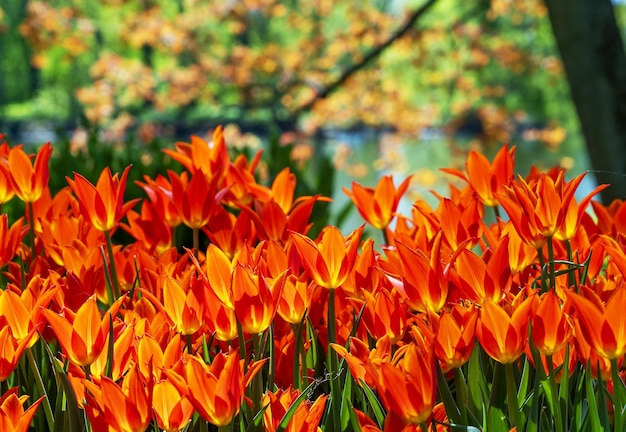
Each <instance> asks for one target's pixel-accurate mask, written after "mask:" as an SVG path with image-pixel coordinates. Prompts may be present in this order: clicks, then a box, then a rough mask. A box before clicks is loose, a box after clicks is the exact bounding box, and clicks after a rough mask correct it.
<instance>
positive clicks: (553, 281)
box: [547, 236, 556, 289]
mask: <svg viewBox="0 0 626 432" xmlns="http://www.w3.org/2000/svg"><path fill="white" fill-rule="evenodd" d="M547 241H548V265H549V266H550V288H551V289H555V287H556V279H555V273H554V243H553V240H552V236H548V238H547Z"/></svg>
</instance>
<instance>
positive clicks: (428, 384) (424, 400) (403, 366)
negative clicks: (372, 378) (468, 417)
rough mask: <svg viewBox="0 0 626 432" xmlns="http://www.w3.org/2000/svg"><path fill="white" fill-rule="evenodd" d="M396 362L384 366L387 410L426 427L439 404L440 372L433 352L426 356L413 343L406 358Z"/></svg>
mask: <svg viewBox="0 0 626 432" xmlns="http://www.w3.org/2000/svg"><path fill="white" fill-rule="evenodd" d="M394 360H395V361H392V362H391V363H382V364H381V365H380V375H379V380H378V383H377V390H378V394H379V395H380V397H381V399H382V401H383V404H384V406H385V408H387V410H389V411H391V413H392V414H394V415H395V416H397V417H399V418H400V419H402V421H403V422H404V423H407V424H408V423H411V424H416V425H417V424H420V423H423V422H425V421H426V420H427V419H428V417H430V414H431V413H432V410H433V407H434V406H435V402H436V401H437V379H436V378H437V377H436V370H437V368H436V367H435V357H434V355H433V353H432V350H428V351H426V352H424V351H423V350H420V349H419V348H418V347H417V345H415V344H414V343H411V344H409V345H408V346H406V349H405V350H404V351H403V356H402V357H401V358H400V359H399V360H398V359H394Z"/></svg>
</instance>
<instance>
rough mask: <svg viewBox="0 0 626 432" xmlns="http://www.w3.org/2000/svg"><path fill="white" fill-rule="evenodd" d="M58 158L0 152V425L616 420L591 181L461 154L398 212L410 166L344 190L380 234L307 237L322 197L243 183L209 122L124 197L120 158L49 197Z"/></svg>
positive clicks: (614, 214) (602, 233)
mask: <svg viewBox="0 0 626 432" xmlns="http://www.w3.org/2000/svg"><path fill="white" fill-rule="evenodd" d="M0 141H2V139H1V137H0ZM52 152H53V147H52V146H51V145H49V144H46V145H44V146H43V147H42V148H41V149H40V150H39V151H38V153H37V155H36V157H35V158H34V159H33V158H30V157H29V156H28V155H27V154H26V153H25V152H24V150H23V148H22V147H21V146H13V147H10V146H9V145H8V144H7V143H4V144H3V145H2V146H1V147H0V160H1V161H2V163H0V202H1V203H7V202H8V201H9V200H11V199H12V198H13V196H14V195H15V196H17V199H19V200H21V201H23V202H24V204H25V209H26V214H25V215H24V218H20V219H18V220H15V221H10V220H9V217H8V216H7V215H6V214H3V215H2V216H0V236H1V237H0V238H1V239H2V242H1V243H0V246H1V247H0V266H2V268H3V269H4V273H3V275H2V277H3V284H2V288H3V290H2V291H1V295H0V317H2V318H1V321H0V322H1V326H0V327H1V328H0V346H1V347H2V352H1V353H0V380H1V383H2V392H3V396H2V398H1V399H0V430H2V431H5V430H16V431H26V430H28V429H29V427H30V428H31V429H32V430H42V431H43V430H50V431H52V430H85V429H86V428H89V427H90V428H91V430H94V431H107V430H111V431H113V430H115V431H144V430H147V429H150V430H153V429H154V430H156V428H159V429H162V430H166V431H179V430H187V431H196V430H197V431H205V430H212V429H217V430H242V431H243V430H256V429H261V430H262V429H264V430H267V431H275V430H289V431H315V430H318V428H321V429H323V430H326V431H340V430H366V431H373V430H381V429H384V430H385V431H400V430H406V431H409V430H477V429H489V430H509V429H511V428H517V430H528V431H535V430H555V431H565V430H576V431H578V430H600V429H604V430H609V429H613V430H625V421H626V420H625V418H626V413H624V408H625V406H626V392H625V388H624V383H623V381H622V377H623V375H624V373H623V372H624V371H623V369H622V363H623V359H624V353H625V352H626V314H624V306H625V305H626V287H625V282H624V278H623V274H625V273H626V253H625V252H624V250H625V244H626V242H625V238H624V233H626V219H625V218H624V216H623V215H624V214H625V211H626V210H625V209H626V206H625V205H624V204H623V203H622V202H614V203H613V204H611V205H610V206H608V207H604V206H602V205H601V204H599V203H597V202H595V201H591V198H592V197H593V196H594V195H595V194H597V193H598V192H599V191H600V190H601V189H602V188H603V187H604V186H600V187H598V188H596V189H595V190H594V191H593V192H592V193H590V194H589V195H587V196H586V197H584V198H582V199H580V200H578V199H577V198H576V196H575V192H576V190H577V187H578V185H579V184H580V181H581V180H582V178H583V176H584V174H582V175H579V176H577V177H575V178H573V179H571V180H569V181H568V180H566V179H565V172H564V171H563V170H559V169H552V170H550V171H548V172H546V173H539V172H537V171H536V170H533V171H532V172H531V173H530V174H529V175H528V176H527V177H525V178H522V177H520V176H518V177H515V176H514V153H515V151H514V148H508V147H506V146H505V147H503V148H502V149H501V150H500V151H499V152H498V154H497V156H496V157H495V159H494V161H493V162H490V161H488V160H487V159H486V158H485V157H484V156H482V155H480V154H478V153H475V152H472V153H470V155H469V157H468V160H467V164H466V172H459V171H455V170H447V172H449V173H450V174H454V175H456V176H458V177H460V178H462V179H463V180H464V181H465V182H466V186H465V187H464V188H463V189H458V188H454V187H451V191H450V197H440V201H439V206H438V207H437V208H436V209H433V208H430V207H429V206H428V205H427V204H426V203H424V202H421V201H418V202H415V203H414V205H413V207H412V210H411V214H410V215H402V214H396V209H397V206H398V202H399V200H400V198H401V196H402V195H403V194H404V192H405V191H406V189H407V187H408V185H409V180H410V179H407V180H405V181H404V182H403V183H401V184H400V185H399V186H395V184H394V182H393V180H392V178H391V177H390V176H385V177H382V178H381V179H380V181H379V182H378V184H377V185H376V187H375V188H369V187H364V186H362V185H359V184H356V183H355V184H353V185H352V189H351V190H346V193H347V194H348V195H349V196H350V198H351V199H352V201H353V202H354V204H355V206H356V208H357V209H358V211H359V212H360V214H361V215H362V216H363V219H364V221H365V222H366V223H367V225H368V226H369V227H373V228H374V229H378V230H382V231H383V234H384V239H385V240H384V244H374V241H373V240H372V239H370V238H367V237H368V236H367V235H366V234H365V233H366V230H365V225H364V226H362V227H360V228H359V229H357V230H355V231H354V232H352V233H350V234H348V235H344V234H342V233H341V232H340V230H339V229H337V228H336V227H333V226H327V227H324V229H323V230H322V231H321V234H320V235H319V236H318V237H317V238H316V239H311V238H310V237H308V236H307V232H308V231H309V229H310V228H311V225H312V221H311V220H310V217H311V212H312V210H313V208H314V206H315V204H316V203H317V202H320V201H328V198H326V197H322V196H305V197H298V196H294V191H295V188H296V177H295V175H294V174H292V173H291V172H290V171H289V169H285V170H283V171H281V172H280V173H279V174H278V175H277V176H276V178H275V179H274V181H273V182H272V184H271V186H264V185H262V184H259V183H258V182H257V181H256V180H255V170H256V167H257V164H258V162H259V155H257V156H256V157H254V158H253V159H252V160H248V159H246V158H245V157H243V156H240V157H238V158H236V159H235V160H231V158H230V156H229V154H228V152H227V149H226V145H225V142H224V140H223V136H222V133H221V129H220V128H218V129H216V131H215V134H214V137H213V141H212V142H211V143H207V142H205V141H203V140H202V139H200V138H198V137H192V139H191V142H190V143H188V144H187V143H178V144H176V147H175V148H174V149H170V150H166V153H167V154H168V155H169V156H170V157H171V158H173V159H174V160H176V161H178V162H179V163H180V164H181V166H182V169H181V172H180V173H175V172H173V171H168V172H167V173H163V175H159V176H157V177H156V178H154V179H153V178H145V179H144V181H142V182H140V186H141V187H142V188H143V190H144V191H145V198H143V199H139V200H130V201H125V199H124V191H125V188H126V179H127V176H128V172H129V170H130V169H131V168H130V167H129V168H127V169H126V170H124V172H123V173H121V175H120V174H112V173H111V172H110V171H109V170H108V169H107V170H104V171H103V172H102V174H101V175H100V177H99V179H98V181H97V182H96V184H95V185H93V184H92V183H90V182H89V181H88V180H87V179H86V178H84V177H82V176H81V175H80V174H74V175H73V176H72V177H67V183H68V187H67V188H65V189H62V190H61V191H59V192H58V193H55V194H54V196H51V194H50V192H49V189H48V181H49V176H50V172H49V168H48V161H49V158H50V157H51V154H52ZM54 175H58V173H54ZM590 207H592V208H593V211H594V215H595V216H593V217H592V216H591V215H590V214H589V213H588V212H587V210H588V208H590ZM502 210H503V211H504V212H506V215H504V214H503V215H500V213H499V212H500V211H502ZM492 214H495V218H494V217H492ZM500 216H503V217H502V218H501V217H500ZM489 220H495V222H488V221H489ZM185 229H190V230H191V231H192V232H193V236H192V243H193V244H190V245H186V246H187V247H186V248H184V250H178V249H177V248H176V247H175V246H174V245H175V242H174V237H175V233H176V231H180V230H185ZM368 229H369V228H368ZM117 230H124V231H126V232H127V233H128V234H129V235H130V236H132V238H133V239H134V241H132V242H128V244H116V242H115V240H114V239H115V238H116V237H115V232H116V231H117ZM29 396H30V397H32V399H34V401H31V402H28V403H27V402H26V399H27V398H28V397H29ZM459 428H460V429H459Z"/></svg>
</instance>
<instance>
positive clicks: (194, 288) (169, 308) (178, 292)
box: [163, 276, 204, 335]
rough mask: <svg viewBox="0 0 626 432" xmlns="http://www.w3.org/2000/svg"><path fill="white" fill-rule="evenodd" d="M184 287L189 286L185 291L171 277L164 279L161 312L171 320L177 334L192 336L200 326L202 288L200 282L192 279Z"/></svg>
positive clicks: (202, 310)
mask: <svg viewBox="0 0 626 432" xmlns="http://www.w3.org/2000/svg"><path fill="white" fill-rule="evenodd" d="M186 285H189V288H188V289H187V291H185V289H183V287H182V286H181V284H180V283H179V282H178V281H177V280H176V279H174V278H173V277H170V276H166V277H165V280H164V281H163V310H164V311H165V313H166V314H167V316H168V317H169V318H170V320H172V323H173V324H174V326H175V328H176V331H177V332H179V333H180V334H182V335H192V334H194V333H195V332H197V331H198V329H200V327H201V326H202V317H203V313H204V308H203V304H204V295H203V294H204V287H203V285H202V281H200V280H197V279H195V280H194V278H190V280H189V281H188V282H187V283H186Z"/></svg>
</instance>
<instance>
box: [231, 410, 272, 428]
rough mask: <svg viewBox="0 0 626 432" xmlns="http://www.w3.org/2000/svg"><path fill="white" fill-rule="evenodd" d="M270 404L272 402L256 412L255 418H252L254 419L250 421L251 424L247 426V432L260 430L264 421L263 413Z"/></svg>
mask: <svg viewBox="0 0 626 432" xmlns="http://www.w3.org/2000/svg"><path fill="white" fill-rule="evenodd" d="M269 406H270V404H267V405H265V406H264V407H263V408H261V409H260V410H259V412H258V413H256V414H255V416H254V418H253V419H252V421H251V422H250V424H249V425H248V427H247V428H246V432H253V431H255V430H259V429H260V427H261V424H262V423H263V413H264V412H265V410H266V409H267V407H269ZM233 424H234V422H233Z"/></svg>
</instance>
